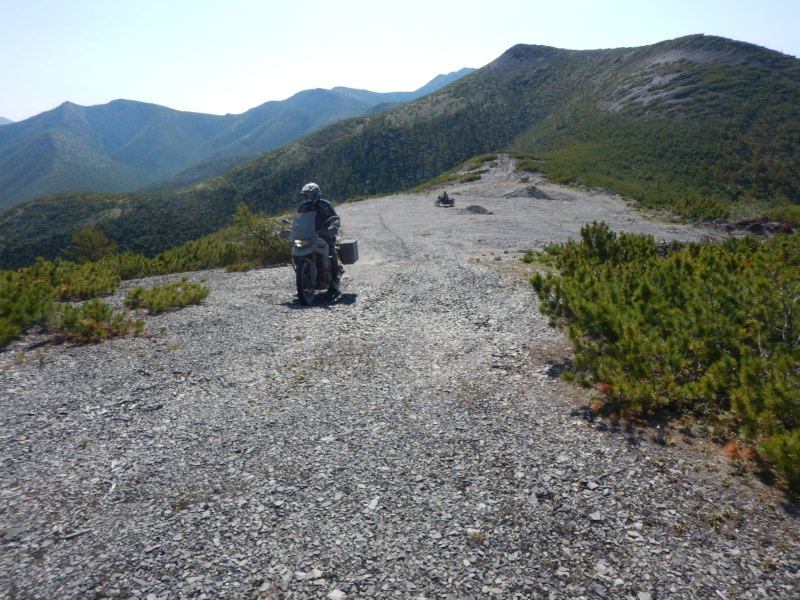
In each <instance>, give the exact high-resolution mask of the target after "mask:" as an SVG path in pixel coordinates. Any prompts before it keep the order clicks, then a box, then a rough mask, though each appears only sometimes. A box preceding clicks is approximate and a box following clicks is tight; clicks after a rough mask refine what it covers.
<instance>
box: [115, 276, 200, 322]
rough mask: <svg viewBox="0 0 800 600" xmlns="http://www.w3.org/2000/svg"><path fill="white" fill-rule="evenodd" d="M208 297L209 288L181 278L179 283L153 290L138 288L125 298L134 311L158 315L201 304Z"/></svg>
mask: <svg viewBox="0 0 800 600" xmlns="http://www.w3.org/2000/svg"><path fill="white" fill-rule="evenodd" d="M207 296H208V288H207V287H204V286H202V285H200V284H199V283H197V282H195V281H189V280H188V279H187V278H186V277H181V279H180V280H179V281H176V282H173V283H165V284H163V285H157V286H153V287H151V288H144V287H142V286H136V287H134V288H132V289H131V290H130V291H129V292H128V294H127V296H126V297H125V305H126V306H128V307H129V308H133V309H137V308H144V309H146V310H147V311H148V312H149V313H151V314H158V313H162V312H164V311H166V310H168V309H170V308H183V307H185V306H189V305H190V304H199V303H200V302H201V301H202V300H203V299H204V298H206V297H207Z"/></svg>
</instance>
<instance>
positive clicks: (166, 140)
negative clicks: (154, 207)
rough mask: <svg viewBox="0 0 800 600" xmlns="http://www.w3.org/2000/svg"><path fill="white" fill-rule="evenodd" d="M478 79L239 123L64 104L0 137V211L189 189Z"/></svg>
mask: <svg viewBox="0 0 800 600" xmlns="http://www.w3.org/2000/svg"><path fill="white" fill-rule="evenodd" d="M472 71H474V69H462V70H460V71H456V72H453V73H449V74H447V75H439V76H437V77H436V78H435V79H433V80H432V81H430V82H429V83H428V84H426V85H425V86H423V87H421V88H420V89H418V90H416V91H414V92H393V93H377V92H370V91H367V90H357V89H350V88H344V87H337V88H333V89H331V90H323V89H313V90H305V91H301V92H299V93H297V94H295V95H294V96H292V97H291V98H288V99H287V100H281V101H271V102H266V103H265V104H262V105H261V106H257V107H255V108H253V109H251V110H248V111H247V112H245V113H242V114H240V115H230V114H229V115H225V116H218V115H207V114H201V113H192V112H183V111H178V110H173V109H170V108H165V107H163V106H158V105H155V104H146V103H142V102H135V101H131V100H115V101H113V102H110V103H108V104H103V105H98V106H90V107H84V106H78V105H76V104H73V103H71V102H65V103H64V104H62V105H61V106H59V107H58V108H55V109H53V110H50V111H47V112H44V113H42V114H40V115H37V116H34V117H31V118H29V119H25V120H24V121H20V122H18V123H9V124H8V126H7V127H3V128H2V129H0V209H2V208H8V207H10V206H13V205H14V204H16V203H18V202H20V201H22V200H25V199H29V198H34V197H37V196H42V195H46V194H52V193H56V192H65V191H94V192H114V191H117V192H130V191H134V190H137V189H141V188H143V187H145V186H152V187H155V188H163V187H171V186H176V185H186V184H188V183H192V182H194V181H199V180H202V179H204V178H207V177H210V176H213V175H216V174H218V173H221V172H224V171H225V170H227V169H229V168H231V167H232V166H235V165H236V164H240V163H242V162H244V161H246V160H248V159H252V158H253V157H255V156H256V155H258V154H260V153H262V152H265V151H267V150H271V149H273V148H278V147H280V146H282V145H284V144H287V143H289V142H291V141H294V140H296V139H299V138H301V137H303V136H304V135H307V134H309V133H311V132H313V131H316V130H318V129H321V128H323V127H325V126H327V125H330V124H331V123H335V122H336V121H340V120H342V119H347V118H350V117H356V116H359V115H364V114H368V113H374V112H376V111H378V112H379V111H380V110H386V109H388V108H392V107H396V106H399V105H401V104H404V103H407V102H410V101H412V100H416V99H417V98H420V97H422V96H424V95H426V94H429V93H431V92H434V91H436V90H438V89H441V88H442V87H444V86H446V85H448V84H450V83H452V82H453V81H456V80H457V79H459V78H461V77H463V76H464V75H467V74H469V73H471V72H472ZM152 187H151V189H152Z"/></svg>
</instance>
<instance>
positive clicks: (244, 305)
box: [0, 157, 800, 600]
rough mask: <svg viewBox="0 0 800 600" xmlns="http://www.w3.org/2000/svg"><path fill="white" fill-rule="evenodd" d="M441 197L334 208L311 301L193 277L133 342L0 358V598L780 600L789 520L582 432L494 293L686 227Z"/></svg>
mask: <svg viewBox="0 0 800 600" xmlns="http://www.w3.org/2000/svg"><path fill="white" fill-rule="evenodd" d="M320 183H321V184H324V182H320ZM447 189H448V192H449V193H450V194H451V195H453V196H454V198H455V200H456V206H455V208H447V209H445V208H435V207H434V206H433V199H434V198H435V195H436V193H435V192H433V193H429V194H418V195H415V194H410V195H398V196H392V197H386V198H379V199H372V200H368V201H364V202H360V203H355V204H347V205H341V206H339V207H338V210H339V213H340V215H341V216H342V221H343V225H344V232H345V237H353V238H357V239H358V240H359V248H360V253H361V258H360V260H359V262H358V263H357V264H355V265H352V266H350V267H348V268H347V273H346V275H345V277H344V293H343V295H342V296H341V298H340V299H339V301H337V302H336V303H333V304H331V303H326V302H319V303H317V304H316V305H315V306H313V307H310V308H303V307H301V306H300V305H298V304H297V302H296V298H295V293H294V289H293V272H292V270H291V268H290V267H281V268H272V269H261V270H256V271H251V272H247V273H225V272H223V271H208V272H204V273H194V274H191V277H192V278H193V279H200V278H205V280H206V285H207V286H208V287H209V288H210V290H211V294H210V295H209V297H208V298H207V299H206V301H205V302H204V303H203V304H202V305H201V306H194V307H189V308H186V309H183V310H181V311H178V312H173V313H169V314H165V315H160V316H145V317H144V319H145V320H146V323H147V332H148V333H147V335H145V336H141V337H136V338H133V337H130V338H124V339H118V340H113V341H108V342H105V343H102V344H98V345H94V346H86V347H65V346H50V345H44V346H36V345H35V344H33V342H34V341H35V339H34V338H30V339H26V340H21V341H20V342H18V343H16V344H14V346H13V347H12V348H11V349H9V350H8V351H6V352H4V353H2V354H0V407H1V408H2V411H1V413H0V419H2V426H1V427H0V449H1V454H0V458H2V463H1V465H0V479H1V480H2V491H1V492H0V545H1V546H2V556H0V596H2V597H6V598H46V599H55V598H59V599H72V598H98V599H99V598H134V599H148V600H150V599H162V598H208V599H211V598H214V599H216V598H246V599H251V598H263V599H271V598H330V599H333V600H335V599H340V598H429V599H433V598H626V599H627V598H631V599H634V600H647V599H651V600H656V599H666V598H670V599H671V598H722V599H733V598H736V599H746V598H769V599H776V598H798V597H800V594H798V589H800V552H799V550H800V542H799V541H798V516H797V512H796V510H794V509H793V508H792V507H790V506H788V505H787V504H786V503H785V502H784V500H783V497H782V496H781V495H780V494H779V493H777V492H775V491H774V490H772V489H769V488H766V487H764V486H763V485H762V484H761V483H760V482H758V481H757V480H755V479H754V478H753V477H751V475H750V474H749V473H748V472H747V470H746V469H742V468H741V467H740V466H739V465H737V464H735V463H734V462H731V461H730V460H728V459H726V458H725V457H724V456H723V455H721V454H720V453H719V452H718V451H716V450H715V449H714V448H713V447H712V446H710V445H709V444H707V443H704V442H702V441H701V440H699V439H695V438H691V437H688V436H687V435H682V434H680V433H678V432H676V431H667V430H664V429H653V428H650V429H648V428H642V427H636V428H633V427H625V426H624V425H623V426H615V425H614V424H612V423H606V422H603V421H602V420H595V421H589V420H587V418H586V416H585V415H586V411H585V409H583V408H582V407H583V406H584V405H585V404H586V402H587V397H588V396H586V392H584V391H582V390H580V389H577V388H574V387H572V386H570V385H568V384H566V383H564V382H563V381H561V380H560V379H559V377H558V373H559V372H560V369H562V368H563V365H564V364H565V361H566V360H568V345H567V344H566V342H565V340H564V336H563V335H562V334H561V333H560V332H558V331H555V330H553V329H550V328H549V327H548V326H547V319H546V318H545V317H543V316H542V315H541V314H540V313H539V312H538V310H537V302H536V298H535V294H534V292H533V290H532V289H531V288H530V286H529V284H528V283H527V281H526V279H525V278H524V277H522V276H520V274H519V273H520V269H521V265H522V263H521V262H520V260H519V259H520V255H521V252H522V251H524V250H525V249H526V248H541V247H542V246H543V245H545V244H547V243H551V242H558V241H564V240H566V239H567V238H570V237H573V238H574V237H577V236H578V232H579V230H580V228H581V226H582V225H583V224H585V223H586V222H590V221H592V220H605V221H606V222H608V223H609V225H611V227H612V228H613V229H615V230H623V229H624V230H629V231H640V232H647V233H651V234H653V235H654V236H655V237H656V238H657V239H664V240H670V239H684V240H698V239H701V238H702V237H703V236H705V235H709V234H710V232H707V231H701V230H696V229H691V228H688V227H684V226H680V225H675V224H667V223H657V222H650V221H646V220H644V219H643V217H642V216H641V215H639V214H637V213H635V212H633V211H632V210H631V209H629V208H628V207H626V206H625V204H624V203H623V202H621V201H620V200H619V199H618V198H615V197H613V196H611V195H609V194H606V193H603V192H587V191H582V190H575V189H570V188H564V187H558V186H555V185H551V184H548V183H546V182H543V181H539V180H537V178H536V177H535V176H531V178H530V180H527V181H526V180H524V179H523V178H522V176H521V174H519V173H516V172H515V171H514V169H513V164H512V162H511V160H510V159H508V158H507V157H500V158H499V159H498V160H497V161H496V163H495V164H494V165H493V166H492V170H491V171H490V172H488V173H485V174H484V175H483V177H482V178H481V179H480V180H479V181H475V182H471V183H463V184H455V185H451V186H448V188H447ZM323 191H324V185H323ZM469 207H473V208H471V209H470V208H469ZM474 207H480V209H478V208H474ZM481 209H482V210H481ZM486 212H488V213H491V214H486ZM132 284H133V282H128V283H127V284H126V285H125V286H123V289H121V290H120V292H119V293H118V294H117V295H116V298H117V299H119V298H121V297H122V296H123V295H124V293H125V290H126V289H127V288H128V287H129V286H130V285H132ZM671 441H673V442H674V443H670V442H671Z"/></svg>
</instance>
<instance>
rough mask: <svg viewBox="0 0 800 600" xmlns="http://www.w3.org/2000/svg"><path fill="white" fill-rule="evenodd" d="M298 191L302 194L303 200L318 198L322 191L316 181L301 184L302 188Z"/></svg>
mask: <svg viewBox="0 0 800 600" xmlns="http://www.w3.org/2000/svg"><path fill="white" fill-rule="evenodd" d="M300 193H301V194H302V195H303V199H305V200H319V198H320V196H321V195H322V192H321V191H320V190H319V186H318V185H317V184H316V183H307V184H305V185H304V186H303V189H302V190H300Z"/></svg>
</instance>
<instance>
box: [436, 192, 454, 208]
mask: <svg viewBox="0 0 800 600" xmlns="http://www.w3.org/2000/svg"><path fill="white" fill-rule="evenodd" d="M433 205H434V206H444V207H445V208H447V207H451V206H455V205H456V201H455V200H453V199H452V198H451V197H450V196H448V195H447V193H445V192H442V193H441V194H439V195H438V196H437V197H436V200H435V201H434V203H433Z"/></svg>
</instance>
